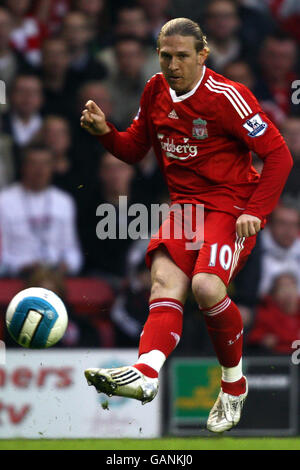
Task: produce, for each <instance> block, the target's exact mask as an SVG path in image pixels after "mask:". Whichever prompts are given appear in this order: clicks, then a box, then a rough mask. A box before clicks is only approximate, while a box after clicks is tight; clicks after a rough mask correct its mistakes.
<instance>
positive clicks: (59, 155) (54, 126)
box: [39, 115, 77, 193]
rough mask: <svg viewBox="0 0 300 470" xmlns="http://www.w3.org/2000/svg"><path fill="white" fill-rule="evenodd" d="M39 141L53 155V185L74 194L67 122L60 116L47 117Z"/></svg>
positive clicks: (69, 133) (74, 185) (73, 177)
mask: <svg viewBox="0 0 300 470" xmlns="http://www.w3.org/2000/svg"><path fill="white" fill-rule="evenodd" d="M39 140H40V141H41V143H44V145H46V147H48V148H49V149H50V150H51V151H52V154H53V165H54V168H53V180H52V182H53V184H54V185H55V186H57V187H58V188H60V189H62V190H65V191H68V192H71V193H74V191H75V189H76V187H77V186H76V177H75V174H74V170H73V162H72V160H71V129H70V125H69V122H68V121H67V120H66V119H65V118H63V117H62V116H55V115H49V116H47V117H46V118H45V120H44V124H43V127H42V130H41V134H40V136H39Z"/></svg>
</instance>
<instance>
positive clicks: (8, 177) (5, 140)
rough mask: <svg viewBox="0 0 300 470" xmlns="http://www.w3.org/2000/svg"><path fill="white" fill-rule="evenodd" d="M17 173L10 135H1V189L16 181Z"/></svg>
mask: <svg viewBox="0 0 300 470" xmlns="http://www.w3.org/2000/svg"><path fill="white" fill-rule="evenodd" d="M15 173H16V169H15V161H14V155H13V142H12V139H11V137H10V136H9V135H5V134H3V133H0V189H2V188H4V187H5V186H7V185H8V184H10V183H11V182H12V181H13V180H14V178H15Z"/></svg>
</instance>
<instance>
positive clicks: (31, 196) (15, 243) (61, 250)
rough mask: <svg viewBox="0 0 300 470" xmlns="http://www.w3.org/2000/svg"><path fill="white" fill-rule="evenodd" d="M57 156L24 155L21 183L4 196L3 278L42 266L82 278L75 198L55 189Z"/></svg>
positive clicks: (37, 151)
mask: <svg viewBox="0 0 300 470" xmlns="http://www.w3.org/2000/svg"><path fill="white" fill-rule="evenodd" d="M52 175H53V156H52V153H51V151H50V150H49V149H47V148H46V147H40V146H32V147H27V148H26V149H25V150H24V156H23V164H22V175H21V182H20V183H14V184H12V185H11V186H9V187H7V188H5V189H3V190H2V192H1V195H0V235H1V272H2V274H3V275H12V276H19V275H22V274H24V273H25V272H28V271H30V270H31V269H32V268H34V267H36V266H37V265H39V264H48V265H50V266H53V267H54V266H55V267H57V268H58V269H60V270H62V271H63V272H66V273H68V274H72V275H73V274H77V273H78V272H79V270H80V267H81V264H82V255H81V251H80V248H79V245H78V241H77V234H76V228H75V216H76V210H75V206H74V203H73V200H72V198H71V197H70V196H69V195H68V194H67V193H64V192H63V191H61V190H60V189H57V188H55V187H54V186H52V185H51V178H52Z"/></svg>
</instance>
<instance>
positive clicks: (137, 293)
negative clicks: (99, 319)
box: [111, 240, 151, 347]
mask: <svg viewBox="0 0 300 470" xmlns="http://www.w3.org/2000/svg"><path fill="white" fill-rule="evenodd" d="M148 243H149V240H138V241H136V242H134V243H133V244H132V246H131V248H130V249H129V251H128V255H127V259H126V275H127V276H126V279H127V282H126V284H125V285H124V286H123V288H122V290H121V291H120V293H119V294H118V296H117V297H116V300H115V303H114V305H113V306H112V310H111V320H112V321H113V323H114V325H115V340H116V345H117V347H136V345H137V343H138V340H139V337H140V334H141V331H142V329H143V325H144V323H145V321H146V319H147V315H148V309H149V308H148V304H149V296H150V288H151V278H150V273H149V270H148V269H147V267H146V264H145V253H146V249H147V245H148Z"/></svg>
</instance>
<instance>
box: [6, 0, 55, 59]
mask: <svg viewBox="0 0 300 470" xmlns="http://www.w3.org/2000/svg"><path fill="white" fill-rule="evenodd" d="M5 5H6V7H7V8H8V9H9V11H10V12H11V14H12V18H13V27H12V30H11V36H10V38H11V43H12V46H13V47H14V49H15V50H16V51H18V52H20V54H22V55H23V56H24V58H25V59H26V60H27V61H28V62H29V63H30V64H32V65H33V66H36V65H38V64H39V63H40V60H41V46H42V42H43V40H44V39H45V38H46V37H47V35H48V31H47V28H46V27H45V25H43V24H42V23H40V22H39V21H38V20H37V19H36V18H35V17H34V16H32V15H30V14H29V11H30V8H31V6H32V0H17V1H16V0H5Z"/></svg>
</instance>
